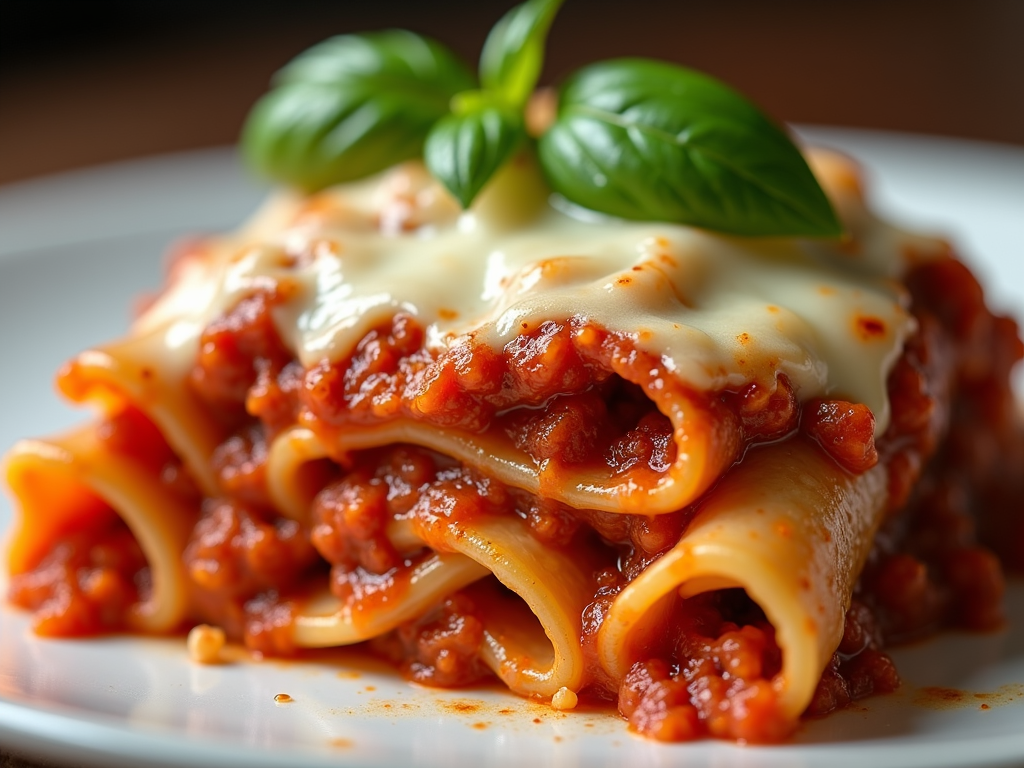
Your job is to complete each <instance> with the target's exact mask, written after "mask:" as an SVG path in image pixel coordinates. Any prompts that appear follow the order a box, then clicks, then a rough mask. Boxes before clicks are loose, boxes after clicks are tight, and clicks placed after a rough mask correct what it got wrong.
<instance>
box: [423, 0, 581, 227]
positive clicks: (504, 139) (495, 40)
mask: <svg viewBox="0 0 1024 768" xmlns="http://www.w3.org/2000/svg"><path fill="white" fill-rule="evenodd" d="M561 4H562V0H529V1H528V2H525V3H523V4H522V5H517V6H516V7H514V8H513V9H512V10H510V11H509V12H508V13H506V14H505V15H504V16H503V17H502V18H501V20H500V21H499V22H498V23H497V24H496V25H495V26H494V29H492V30H491V33H490V34H489V35H488V36H487V40H486V42H485V43H484V49H483V52H482V53H481V55H480V82H481V84H482V86H483V88H482V89H481V90H479V91H469V92H466V93H461V94H459V95H457V96H456V97H455V98H454V99H453V100H452V113H453V114H451V115H449V116H448V117H446V118H444V119H443V120H441V122H439V123H438V124H437V125H435V126H434V128H433V130H431V132H430V135H429V136H428V137H427V144H426V147H425V148H424V154H423V159H424V160H425V161H426V164H427V168H428V169H429V170H430V172H431V173H432V174H433V175H434V177H435V178H436V179H437V180H438V181H440V182H441V183H442V184H444V185H445V187H447V188H448V191H449V192H451V193H452V194H453V195H454V196H455V198H456V199H457V200H458V201H459V202H460V203H461V204H462V206H463V207H464V208H468V207H469V206H470V204H471V203H472V202H473V199H474V198H475V197H476V196H477V194H478V193H479V192H480V190H481V189H483V187H484V185H485V184H486V183H487V182H488V181H489V180H490V178H491V177H492V176H493V175H494V172H495V171H497V170H498V168H500V167H501V166H502V165H504V164H505V163H506V162H507V161H508V160H509V158H511V157H512V155H514V154H515V152H516V150H517V149H518V148H519V146H520V145H521V144H522V143H523V141H525V139H526V127H525V125H524V122H523V110H524V108H525V107H526V101H527V99H529V98H530V94H531V93H533V89H534V87H535V86H536V85H537V78H539V77H540V71H541V68H542V67H543V66H544V42H545V40H546V39H547V34H548V30H549V29H550V28H551V22H552V21H554V18H555V14H556V13H557V12H558V8H559V7H560V6H561Z"/></svg>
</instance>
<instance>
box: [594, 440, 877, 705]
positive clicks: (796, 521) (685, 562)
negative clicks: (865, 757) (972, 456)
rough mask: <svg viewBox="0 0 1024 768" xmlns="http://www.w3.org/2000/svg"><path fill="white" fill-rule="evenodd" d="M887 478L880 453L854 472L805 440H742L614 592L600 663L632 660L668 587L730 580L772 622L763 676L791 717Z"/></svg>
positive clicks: (669, 593) (838, 624) (816, 668)
mask: <svg viewBox="0 0 1024 768" xmlns="http://www.w3.org/2000/svg"><path fill="white" fill-rule="evenodd" d="M886 480H887V474H886V470H885V468H884V467H883V466H882V465H877V466H875V467H874V468H873V469H871V470H869V471H867V472H865V473H863V474H861V475H852V474H850V473H848V472H846V471H845V470H843V469H841V468H840V467H839V466H838V465H837V464H835V463H833V462H832V461H831V460H830V459H829V458H828V457H827V456H825V454H824V453H823V452H822V451H820V450H819V449H818V448H817V447H816V446H814V445H812V444H810V443H807V442H804V441H799V440H789V441H786V442H785V443H781V444H776V445H773V446H770V447H765V448H760V449H756V450H752V451H750V452H749V453H748V455H747V456H746V457H745V458H744V460H743V463H742V464H740V465H739V466H738V467H737V468H736V469H735V470H733V471H732V472H731V473H730V474H729V475H727V476H726V478H725V479H724V480H723V481H722V482H721V484H720V485H718V486H717V487H716V488H715V489H714V490H713V491H712V492H711V493H710V494H709V496H708V497H707V498H706V500H705V501H704V502H703V503H702V504H701V506H700V507H699V509H698V511H697V514H696V516H695V518H694V519H693V521H692V523H691V524H690V526H689V527H688V528H687V530H686V532H685V534H684V535H683V537H682V538H681V540H680V541H679V543H678V544H677V545H676V546H675V547H674V548H673V549H671V550H670V551H669V552H668V553H666V554H665V555H664V556H663V557H661V558H660V559H659V560H657V561H655V562H654V563H653V564H652V565H651V566H650V567H648V568H647V569H646V570H645V571H644V572H643V573H642V574H641V575H640V576H639V577H637V578H636V579H635V580H634V581H632V582H631V583H630V584H628V585H627V586H626V587H625V588H624V589H623V590H622V592H621V593H620V594H619V595H618V596H617V597H616V598H615V600H614V602H613V603H612V605H611V608H610V610H609V612H608V615H607V617H606V619H605V621H604V624H603V626H602V627H601V629H600V631H599V635H598V656H599V659H600V662H601V664H602V666H603V667H604V668H605V670H606V671H607V672H608V673H609V674H610V675H612V676H613V677H614V678H616V679H621V678H622V677H623V676H624V675H625V674H626V672H627V671H628V670H629V668H630V666H631V665H632V664H633V663H634V662H636V661H639V660H642V658H643V653H644V651H645V650H646V649H647V648H648V647H649V646H650V644H651V643H652V635H651V633H652V632H653V631H654V629H655V627H656V626H657V625H658V624H659V623H661V622H662V621H664V619H665V618H666V616H667V614H668V612H669V611H670V610H671V601H672V598H673V597H674V596H675V595H677V594H678V595H679V596H680V597H682V598H686V597H692V596H694V595H697V594H700V593H703V592H707V591H710V590H716V589H723V588H729V587H740V588H742V589H744V590H746V592H747V594H748V595H749V596H750V598H751V599H752V600H754V602H756V603H757V604H758V605H759V606H760V607H761V609H762V610H763V611H764V613H765V615H766V617H767V618H768V620H769V621H770V622H771V624H772V625H773V626H774V628H775V632H776V640H777V642H778V645H779V648H780V649H781V651H782V668H781V671H780V672H779V673H778V675H777V676H776V678H775V679H774V680H773V685H774V687H775V689H776V691H777V694H778V697H779V702H780V706H781V708H782V710H783V712H784V713H785V714H786V715H787V716H789V717H793V718H796V717H798V716H799V715H800V714H801V713H802V712H803V710H804V709H805V708H806V707H807V705H808V704H809V703H810V701H811V697H812V696H813V694H814V691H815V688H816V686H817V684H818V681H819V680H820V679H821V673H822V670H823V669H824V668H825V665H826V664H827V663H828V661H829V660H830V658H831V657H832V654H833V653H834V651H835V649H836V647H837V646H838V644H839V641H840V640H841V638H842V635H843V625H844V618H845V614H846V610H847V608H848V607H849V605H850V599H851V593H852V590H853V586H854V583H855V582H856V580H857V578H858V576H859V575H860V571H861V569H862V567H863V564H864V561H865V559H866V557H867V554H868V551H869V550H870V548H871V543H872V539H873V536H874V533H875V530H876V528H877V527H878V524H879V522H880V520H881V517H882V514H883V511H884V509H885V502H886V494H887V482H886ZM662 626H664V625H663V624H662Z"/></svg>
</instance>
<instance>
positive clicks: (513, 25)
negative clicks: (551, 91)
mask: <svg viewBox="0 0 1024 768" xmlns="http://www.w3.org/2000/svg"><path fill="white" fill-rule="evenodd" d="M561 5H562V0H529V1H528V2H525V3H523V4H521V5H517V6H516V7H515V8H513V9H512V10H510V11H509V12H508V13H506V14H505V15H504V16H502V17H501V19H499V20H498V23H497V24H495V25H494V27H493V29H491V32H490V34H489V35H487V40H486V41H484V48H483V51H482V52H481V54H480V82H481V84H482V85H483V87H484V88H486V89H487V90H489V91H492V92H494V93H499V94H501V95H502V96H503V97H504V98H505V99H507V100H508V102H509V103H510V104H514V105H519V106H522V105H523V104H525V103H526V100H527V99H528V98H529V97H530V94H531V93H532V92H533V88H534V86H536V85H537V79H538V78H539V77H540V71H541V69H542V68H543V66H544V44H545V42H546V40H547V35H548V30H549V29H550V28H551V22H553V21H554V20H555V14H556V13H558V9H559V7H561Z"/></svg>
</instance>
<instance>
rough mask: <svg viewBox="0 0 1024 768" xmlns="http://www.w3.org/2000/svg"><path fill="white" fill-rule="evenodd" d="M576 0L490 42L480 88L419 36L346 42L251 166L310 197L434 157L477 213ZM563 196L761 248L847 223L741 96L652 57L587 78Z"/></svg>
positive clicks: (273, 99)
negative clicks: (563, 11) (558, 24)
mask: <svg viewBox="0 0 1024 768" xmlns="http://www.w3.org/2000/svg"><path fill="white" fill-rule="evenodd" d="M561 4H562V0H527V2H525V3H522V4H521V5H518V6H516V7H515V8H513V9H512V10H511V11H509V12H508V13H507V14H505V16H504V17H502V19H501V20H500V21H499V22H498V23H497V24H496V25H495V27H494V29H493V30H492V31H491V33H490V35H488V38H487V41H486V43H485V44H484V49H483V52H482V54H481V58H480V66H479V76H480V82H479V84H478V83H477V81H476V78H475V77H474V76H473V74H472V73H471V72H470V71H469V70H468V68H466V67H465V65H464V64H462V63H461V62H460V61H459V60H458V58H457V57H456V56H455V55H454V54H453V53H451V51H449V50H448V49H447V48H445V47H444V46H442V45H441V44H439V43H436V42H433V41H431V40H427V39H426V38H423V37H420V36H419V35H415V34H413V33H411V32H401V31H391V32H381V33H376V34H366V35H345V36H341V37H336V38H333V39H331V40H328V41H326V42H325V43H322V44H320V45H319V46H316V47H314V48H312V49H310V51H308V52H306V53H305V54H303V55H301V56H300V57H299V58H297V59H296V60H295V61H294V62H292V63H291V64H289V65H288V66H287V67H286V68H285V69H284V70H282V72H281V73H280V75H279V76H278V78H277V80H276V83H275V85H276V87H275V89H274V90H273V91H271V92H270V93H269V94H268V95H267V96H265V97H264V98H263V99H262V100H261V101H260V102H259V103H257V105H256V107H255V108H254V110H253V112H252V114H251V115H250V117H249V121H248V123H247V125H246V129H245V133H244V136H243V144H244V147H245V150H246V153H247V155H248V156H249V159H250V161H251V162H252V163H253V164H254V165H255V166H256V167H257V168H258V169H260V170H262V171H264V172H265V173H267V174H268V175H270V176H272V177H275V178H277V179H280V180H282V181H286V182H290V183H292V184H295V185H297V186H299V187H302V188H305V189H307V190H315V189H318V188H320V187H323V186H327V185H329V184H334V183H339V182H343V181H349V180H352V179H357V178H360V177H362V176H366V175H369V174H371V173H375V172H377V171H380V170H382V169H384V168H386V167H388V166H389V165H392V164H394V163H397V162H401V161H403V160H407V159H410V158H413V157H416V156H418V155H420V153H422V154H423V157H424V161H425V162H426V165H427V167H428V168H429V169H430V171H431V173H432V174H433V175H434V176H435V177H436V178H437V179H438V180H439V181H440V182H441V183H442V184H444V186H445V187H447V189H448V190H449V191H450V192H451V193H452V194H453V195H454V196H455V197H456V199H458V200H459V202H460V203H461V204H462V205H463V206H464V207H469V205H470V204H471V203H472V202H473V200H474V198H475V197H476V196H477V195H478V194H479V193H480V191H481V190H482V189H483V187H484V186H485V185H486V184H487V182H488V180H489V179H490V178H491V177H492V176H493V175H494V173H495V172H496V171H497V170H498V169H499V168H500V167H501V166H502V165H503V164H504V163H506V162H507V161H508V160H509V159H510V158H511V157H512V155H513V154H514V153H515V152H516V151H517V150H518V149H519V148H520V147H522V146H523V145H524V144H525V145H529V144H530V143H531V142H530V139H529V138H528V137H527V135H526V131H525V128H524V117H523V115H524V111H525V108H526V103H527V100H528V99H529V96H530V94H531V93H532V91H533V89H534V87H535V86H536V84H537V80H538V78H539V76H540V72H541V69H542V67H543V56H544V45H545V40H546V38H547V34H548V30H549V29H550V27H551V24H552V21H553V20H554V17H555V15H556V13H557V12H558V9H559V8H560V7H561ZM537 151H538V154H539V162H540V166H541V169H542V170H543V172H544V175H545V177H546V178H547V180H548V182H549V183H550V185H551V187H552V188H553V189H554V190H555V191H556V192H558V193H559V194H561V195H562V196H564V197H565V198H567V199H568V200H569V201H571V202H573V203H575V204H577V205H579V206H582V207H585V208H590V209H592V210H595V211H599V212H602V213H606V214H611V215H613V216H618V217H622V218H626V219H638V220H661V221H673V222H680V223H684V224H690V225H693V226H697V227H703V228H706V229H713V230H718V231H722V232H727V233H732V234H738V235H748V236H758V237H763V236H778V235H789V236H811V237H835V236H838V235H840V234H842V227H841V226H840V224H839V221H838V219H837V218H836V215H835V213H834V211H833V210H832V207H831V205H830V204H829V201H828V199H827V197H826V196H825V193H824V192H823V191H822V189H821V187H820V186H819V185H818V182H817V180H816V179H815V178H814V175H813V174H812V173H811V171H810V169H809V168H808V166H807V163H806V161H805V160H804V158H803V156H802V155H801V154H800V151H799V150H798V149H797V148H796V147H795V146H794V145H793V143H792V141H791V140H790V139H789V137H788V136H787V135H786V134H785V132H784V131H783V130H782V129H781V128H779V127H778V126H777V125H775V124H774V123H773V122H772V121H771V120H769V119H768V118H767V117H765V116H764V115H763V114H762V113H761V112H760V111H759V110H758V109H757V108H756V107H755V106H754V105H753V104H751V103H750V102H749V101H748V100H747V99H745V98H744V97H743V96H741V95H740V94H738V93H736V92H735V91H733V90H732V89H731V88H729V87H728V86H726V85H724V84H722V83H720V82H718V81H717V80H714V79H712V78H710V77H708V76H706V75H702V74H700V73H697V72H694V71H691V70H688V69H685V68H683V67H679V66H675V65H672V64H666V63H663V62H657V61H651V60H646V59H623V60H618V61H608V62H603V63H599V64H595V65H591V66H590V67H586V68H584V69H583V70H581V71H580V72H578V73H577V74H576V75H575V76H573V77H571V78H570V79H569V81H568V83H567V84H566V85H565V86H564V87H563V88H562V89H561V92H560V96H559V108H558V114H557V118H556V120H555V123H554V125H552V126H551V127H550V129H549V130H548V131H547V132H546V133H545V134H544V135H543V136H542V137H541V138H540V140H539V142H538V144H537Z"/></svg>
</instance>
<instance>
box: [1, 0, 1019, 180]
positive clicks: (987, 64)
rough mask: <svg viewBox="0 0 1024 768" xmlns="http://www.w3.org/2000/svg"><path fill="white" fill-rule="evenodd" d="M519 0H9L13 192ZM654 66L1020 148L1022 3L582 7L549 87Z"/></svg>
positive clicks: (6, 37) (824, 113)
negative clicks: (410, 32) (328, 46)
mask: <svg viewBox="0 0 1024 768" xmlns="http://www.w3.org/2000/svg"><path fill="white" fill-rule="evenodd" d="M512 5H513V2H511V1H509V0H506V1H504V2H496V1H494V0H476V1H475V2H469V1H468V0H435V1H433V2H428V1H427V0H420V1H419V2H413V1H412V0H374V1H373V2H352V1H351V0H330V1H329V2H328V1H326V0H290V1H289V2H272V1H271V0H248V2H242V3H238V2H236V3H227V2H222V1H221V0H79V1H78V2H58V1H56V0H3V2H2V3H0V7H2V10H0V183H3V182H9V181H15V180H18V179H23V178H28V177H31V176H35V175H39V174H45V173H51V172H55V171H60V170H65V169H69V168H75V167H81V166H85V165H92V164H95V163H103V162H108V161H111V160H118V159H124V158H131V157H138V156H142V155H148V154H152V153H158V152H167V151H173V150H181V149H189V148H194V147H204V146H211V145H218V144H226V143H230V142H232V141H234V139H235V137H236V136H237V135H238V130H239V126H240V124H241V122H242V120H243V119H244V116H245V114H246V111H247V109H248V107H249V106H250V105H251V104H252V102H253V100H254V99H255V98H256V97H257V96H258V95H259V94H260V93H262V92H263V91H264V89H265V88H266V84H267V81H268V79H269V77H270V76H271V74H272V73H273V72H274V70H275V69H277V68H278V67H279V66H281V65H282V64H284V63H285V62H286V61H288V59H289V58H291V57H292V56H293V55H295V54H296V53H298V52H300V51H301V50H303V49H304V48H306V47H307V46H309V45H310V44H312V43H314V42H317V41H319V40H321V39H323V38H325V37H328V36H330V35H332V34H337V33H341V32H349V31H355V30H366V29H379V28H382V27H388V26H401V27H407V28H410V29H414V30H416V31H419V32H422V33H425V34H429V35H432V36H434V37H436V38H438V39H440V40H442V41H443V42H445V43H447V44H448V45H450V46H451V47H452V48H454V49H455V50H457V51H458V52H460V53H461V54H463V55H464V56H465V57H466V58H468V59H470V60H471V61H475V60H476V56H477V53H478V52H479V49H480V45H481V43H482V42H483V40H484V37H485V36H486V34H487V30H488V29H489V28H490V26H491V24H492V23H493V22H494V21H495V20H496V19H497V18H498V17H499V16H500V14H501V13H502V12H504V11H505V10H507V9H508V8H509V7H511V6H512ZM619 55H642V56H654V57H660V58H665V59H669V60H673V61H676V62H679V63H682V64H686V65H688V66H692V67H696V68H699V69H703V70H705V71H707V72H709V73H711V74H713V75H716V76H717V77H720V78H722V79H724V80H726V81H727V82H729V83H731V84H732V85H733V86H735V87H737V88H739V89H740V90H742V91H744V92H746V93H747V94H748V95H749V96H751V97H752V98H753V99H754V100H755V101H757V102H759V103H760V104H761V105H762V106H763V107H764V108H765V109H767V110H768V111H769V112H770V113H771V114H772V115H774V116H775V117H776V118H778V119H780V120H785V121H792V122H804V123H817V124H831V125H846V126H857V127H869V128H879V129H887V130H899V131H915V132H921V133H929V134H940V135H947V136H956V137H965V138H974V139H986V140H994V141H1001V142H1010V143H1015V144H1018V145H1024V0H970V1H969V2H968V1H965V0H678V1H676V2H669V1H667V0H569V2H567V3H566V6H565V7H564V9H563V10H562V12H561V14H560V16H559V18H558V20H557V22H556V24H555V27H554V29H553V31H552V35H551V39H550V44H549V54H548V63H547V67H546V69H545V76H544V80H545V81H546V82H552V81H557V80H558V79H559V78H560V77H562V76H564V75H565V74H567V73H568V72H570V71H572V70H573V69H574V68H575V67H577V66H579V65H580V64H582V63H585V62H587V61H591V60H594V59H598V58H607V57H611V56H619Z"/></svg>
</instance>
